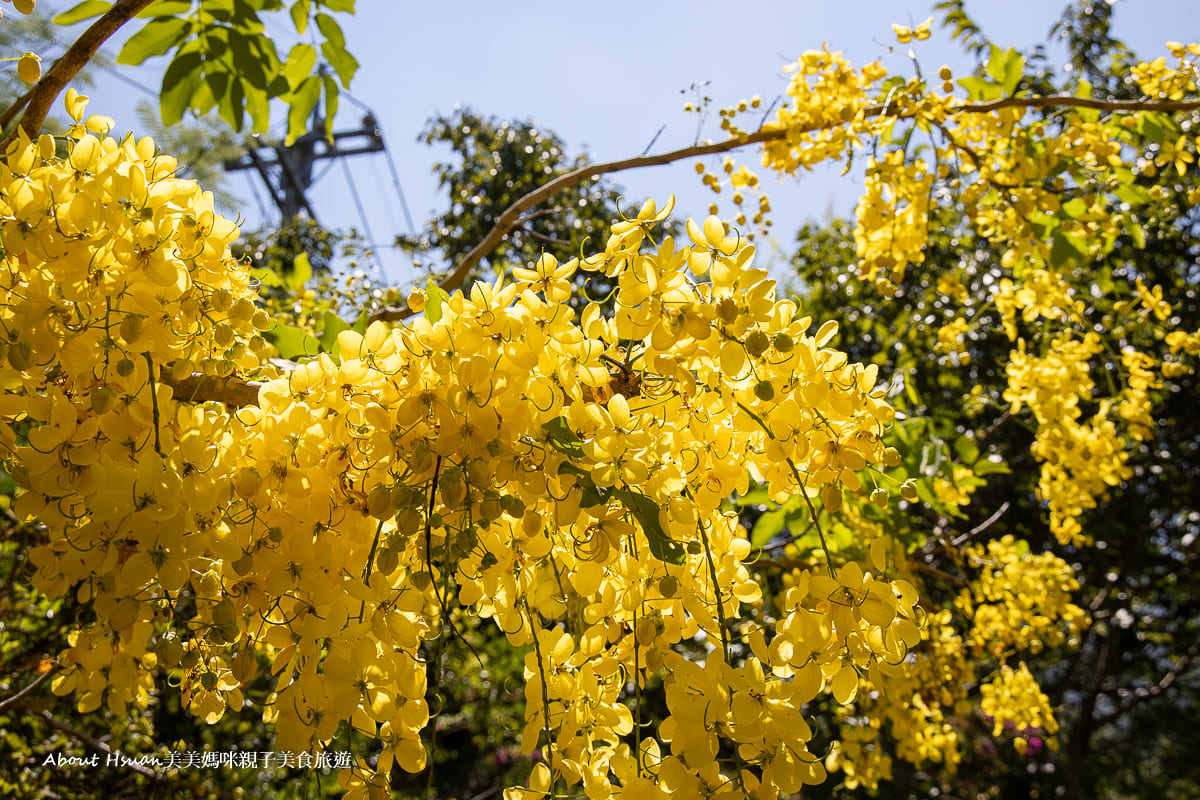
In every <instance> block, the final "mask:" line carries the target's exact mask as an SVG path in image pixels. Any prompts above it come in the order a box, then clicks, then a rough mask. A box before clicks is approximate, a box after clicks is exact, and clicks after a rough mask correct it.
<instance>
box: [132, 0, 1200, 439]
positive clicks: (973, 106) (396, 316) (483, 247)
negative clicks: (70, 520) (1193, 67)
mask: <svg viewBox="0 0 1200 800" xmlns="http://www.w3.org/2000/svg"><path fill="white" fill-rule="evenodd" d="M137 2H141V0H137ZM1014 107H1019V108H1041V109H1045V108H1068V107H1080V108H1097V109H1102V110H1108V111H1197V110H1200V102H1176V101H1158V100H1093V99H1091V98H1086V97H1074V96H1072V95H1050V96H1047V97H1009V98H1004V99H1001V100H992V101H989V102H986V103H964V104H963V105H960V106H956V107H955V108H954V109H953V111H954V113H986V112H989V111H995V110H997V109H1001V108H1014ZM894 109H895V106H894V105H892V104H889V105H886V106H885V105H883V104H878V105H873V106H867V107H866V108H864V109H862V111H861V112H860V115H861V117H862V118H868V117H877V116H880V115H882V114H884V113H887V112H888V111H891V110H894ZM913 113H914V112H911V111H902V112H900V113H898V114H897V115H896V116H897V118H898V119H902V118H908V117H911V116H913ZM842 124H844V123H842ZM826 127H829V126H828V125H824V124H820V125H819V124H813V125H809V126H801V127H796V128H786V129H785V128H769V129H767V130H760V131H758V132H757V133H753V134H747V135H743V136H739V137H735V138H731V139H728V140H726V141H723V142H715V143H710V144H702V145H693V146H691V147H684V148H681V149H679V150H672V151H669V152H666V153H659V154H657V155H653V156H637V157H634V158H625V159H621V160H619V161H607V162H604V163H600V164H589V165H587V166H584V167H580V168H579V169H577V170H574V171H572V172H568V173H566V174H565V175H560V176H559V177H557V178H555V179H554V180H552V181H550V182H549V183H547V184H545V185H543V186H541V187H539V188H537V189H534V190H533V191H532V192H529V193H528V194H526V195H525V196H524V197H521V198H520V199H519V200H517V201H516V202H515V203H513V204H512V205H511V206H509V207H508V208H507V209H505V210H504V212H503V213H502V214H501V215H500V216H499V217H498V218H497V220H496V222H495V224H494V225H493V226H492V229H491V230H490V231H488V234H487V235H486V236H485V237H484V238H483V241H481V242H480V243H479V244H477V245H476V246H475V247H474V248H473V249H472V250H471V251H470V252H469V253H467V255H466V256H465V257H464V258H463V260H462V261H461V262H459V264H458V266H457V267H455V269H454V271H453V272H452V273H451V274H450V275H448V276H447V277H446V278H444V279H443V280H442V281H441V283H440V284H439V285H440V287H441V288H442V289H443V290H444V291H447V292H449V291H453V290H454V289H455V288H457V287H458V285H459V284H460V283H461V282H462V281H463V280H464V279H465V278H466V276H467V275H469V274H470V272H471V270H472V269H473V268H474V267H475V266H476V265H477V264H478V263H479V262H480V261H482V260H483V259H484V258H485V257H486V256H487V255H488V254H489V253H491V252H492V251H493V250H495V249H496V247H497V245H499V244H500V242H501V241H503V239H504V237H505V236H507V235H508V234H509V233H511V232H512V230H513V229H514V228H515V227H516V226H517V225H519V224H521V222H522V221H523V220H524V219H529V218H530V217H528V216H526V217H523V216H522V215H524V214H525V212H527V211H529V210H530V209H532V208H535V207H536V206H538V205H540V204H541V203H543V202H545V201H546V200H548V199H549V198H551V197H553V196H554V195H556V194H558V193H559V192H561V191H563V190H565V189H569V188H571V187H572V186H577V185H578V184H580V183H583V182H584V181H586V180H590V179H591V178H593V177H597V176H599V175H606V174H609V173H613V172H621V171H624V170H628V169H637V168H639V167H653V166H661V165H663V164H670V163H673V162H675V161H680V160H682V159H685V158H698V157H702V156H707V155H715V154H718V153H726V152H729V151H730V150H736V149H738V148H741V147H746V146H748V145H753V144H762V143H765V142H772V141H778V140H780V139H786V138H787V137H788V135H789V134H795V133H811V132H813V131H816V130H820V129H822V128H826ZM413 313H414V312H413V311H412V310H411V309H409V308H408V307H406V306H399V307H391V308H384V309H381V310H379V311H377V312H375V313H374V314H372V315H371V316H370V320H371V321H372V322H375V321H377V320H378V321H382V322H400V321H402V320H405V319H407V318H409V317H411V316H412V315H413ZM162 382H163V383H165V384H167V385H169V386H171V387H172V388H174V389H175V391H176V396H177V397H179V398H181V399H183V398H186V399H188V400H191V401H193V402H204V401H206V400H216V401H218V402H221V403H225V404H226V405H230V406H238V407H241V406H247V405H256V404H257V403H258V389H259V387H260V386H261V384H257V383H253V382H250V381H240V380H237V379H233V378H216V377H212V376H201V375H193V376H191V377H189V378H185V379H184V380H182V381H172V380H169V379H167V378H166V377H165V376H164V377H163V378H162ZM1008 418H1009V414H1007V413H1006V414H1005V415H1004V416H1002V417H1001V418H1000V419H999V420H998V421H997V423H996V425H995V426H993V428H992V429H989V431H988V433H989V434H990V433H991V432H992V430H994V429H995V427H999V425H1000V424H1002V423H1003V422H1004V421H1006V420H1007V419H1008ZM985 438H986V437H985Z"/></svg>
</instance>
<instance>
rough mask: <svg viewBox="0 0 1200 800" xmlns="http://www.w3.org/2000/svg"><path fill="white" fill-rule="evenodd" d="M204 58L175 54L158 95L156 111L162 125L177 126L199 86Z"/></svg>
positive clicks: (195, 55)
mask: <svg viewBox="0 0 1200 800" xmlns="http://www.w3.org/2000/svg"><path fill="white" fill-rule="evenodd" d="M203 64H204V57H203V56H201V55H200V53H197V52H194V51H193V52H183V51H182V50H181V51H180V52H178V53H176V54H175V58H174V59H173V60H172V61H171V63H170V64H168V65H167V69H166V71H165V72H164V73H163V80H162V91H161V92H160V93H159V95H158V110H159V115H160V116H161V117H162V121H163V125H166V126H168V127H170V126H171V125H177V124H178V123H179V121H180V120H182V119H183V112H184V111H186V110H187V108H188V106H189V105H190V104H191V103H192V100H193V97H194V96H195V93H196V87H197V86H199V85H200V78H201V67H202V66H203Z"/></svg>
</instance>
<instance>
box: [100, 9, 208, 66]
mask: <svg viewBox="0 0 1200 800" xmlns="http://www.w3.org/2000/svg"><path fill="white" fill-rule="evenodd" d="M191 30H192V21H191V20H190V19H187V18H181V17H159V18H157V19H152V20H150V21H149V22H147V23H146V26H145V27H144V28H142V29H141V30H140V31H138V32H137V33H135V34H134V35H133V36H131V37H129V41H127V42H125V46H124V47H122V48H121V52H119V53H117V63H118V64H129V65H130V66H137V65H138V64H141V63H142V62H143V61H145V60H146V59H147V58H152V57H153V56H161V55H163V54H164V53H167V52H168V51H170V50H171V48H173V47H175V46H177V45H178V44H179V43H180V42H182V41H183V40H184V39H186V38H187V36H188V34H189V33H190V32H191Z"/></svg>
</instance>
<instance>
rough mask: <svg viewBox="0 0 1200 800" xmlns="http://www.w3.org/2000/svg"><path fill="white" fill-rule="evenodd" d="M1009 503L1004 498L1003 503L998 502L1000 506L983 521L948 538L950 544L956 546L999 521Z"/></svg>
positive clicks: (1006, 510)
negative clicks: (960, 533) (959, 534)
mask: <svg viewBox="0 0 1200 800" xmlns="http://www.w3.org/2000/svg"><path fill="white" fill-rule="evenodd" d="M1009 505H1010V503H1009V501H1008V500H1005V501H1004V502H1003V503H1001V504H1000V507H999V508H997V509H996V510H995V512H993V513H992V515H991V516H990V517H988V518H987V519H985V520H984V521H983V522H981V523H979V524H978V525H976V526H975V527H974V528H971V530H969V531H967V532H966V533H964V534H962V535H961V536H955V537H954V538H953V539H951V540H950V544H951V546H953V547H958V546H959V545H961V544H962V543H963V542H966V541H968V540H969V539H974V538H975V537H976V536H978V535H979V534H981V533H983V532H984V531H986V530H987V529H988V528H990V527H992V526H993V525H995V524H996V523H997V522H999V521H1000V518H1001V517H1002V516H1004V515H1005V514H1006V513H1007V512H1008V507H1009Z"/></svg>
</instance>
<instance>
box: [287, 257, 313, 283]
mask: <svg viewBox="0 0 1200 800" xmlns="http://www.w3.org/2000/svg"><path fill="white" fill-rule="evenodd" d="M312 274H313V271H312V262H311V261H309V260H308V253H305V252H303V251H302V252H300V253H297V254H296V257H295V258H294V259H292V271H291V272H289V273H288V274H287V275H284V276H283V282H284V284H285V285H286V286H287V288H289V289H291V290H292V291H293V292H298V291H300V290H301V289H303V288H304V284H306V283H308V279H309V278H311V277H312Z"/></svg>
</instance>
